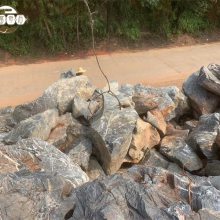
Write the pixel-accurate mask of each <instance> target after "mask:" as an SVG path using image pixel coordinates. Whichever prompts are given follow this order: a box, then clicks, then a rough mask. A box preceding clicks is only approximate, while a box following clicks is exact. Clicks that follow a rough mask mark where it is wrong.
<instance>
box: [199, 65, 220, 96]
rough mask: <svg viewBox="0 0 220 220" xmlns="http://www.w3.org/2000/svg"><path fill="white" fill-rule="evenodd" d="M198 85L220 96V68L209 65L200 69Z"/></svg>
mask: <svg viewBox="0 0 220 220" xmlns="http://www.w3.org/2000/svg"><path fill="white" fill-rule="evenodd" d="M199 83H200V85H201V86H202V87H203V88H205V89H206V90H208V91H210V92H212V93H214V94H216V95H218V96H220V66H219V65H216V64H210V65H209V66H208V67H202V68H201V70H200V74H199Z"/></svg>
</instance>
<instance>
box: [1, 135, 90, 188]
mask: <svg viewBox="0 0 220 220" xmlns="http://www.w3.org/2000/svg"><path fill="white" fill-rule="evenodd" d="M0 155H2V158H5V159H4V161H6V159H7V161H8V162H10V164H11V165H10V166H11V167H14V168H13V169H12V171H10V170H7V173H14V172H15V170H17V171H20V170H23V169H27V170H29V171H30V172H38V171H44V172H46V173H48V174H49V175H57V176H61V177H62V178H63V179H65V180H66V181H69V183H70V184H71V185H72V186H73V187H77V186H79V185H81V184H83V183H85V182H86V181H88V176H87V175H86V173H84V172H83V171H82V170H81V168H80V167H79V166H78V165H77V164H74V163H73V162H72V161H71V159H70V158H69V157H68V156H67V155H65V154H64V153H62V152H61V151H59V150H58V149H56V148H55V147H54V146H53V145H50V144H48V143H47V142H45V141H42V140H39V139H31V138H29V139H24V140H21V141H19V142H18V143H17V144H16V145H7V146H4V145H0ZM1 162H2V161H0V164H1ZM12 162H13V163H12ZM13 164H14V166H12V165H13ZM0 173H1V171H0Z"/></svg>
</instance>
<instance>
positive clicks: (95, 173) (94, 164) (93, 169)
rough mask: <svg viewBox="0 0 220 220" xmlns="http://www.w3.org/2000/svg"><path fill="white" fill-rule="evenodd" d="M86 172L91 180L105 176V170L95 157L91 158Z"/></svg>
mask: <svg viewBox="0 0 220 220" xmlns="http://www.w3.org/2000/svg"><path fill="white" fill-rule="evenodd" d="M86 173H87V175H88V176H89V178H90V179H91V180H95V179H98V178H100V177H104V176H105V172H104V170H103V169H102V167H101V165H100V164H99V162H98V161H97V160H96V159H95V158H94V157H91V158H90V160H89V167H88V170H87V171H86Z"/></svg>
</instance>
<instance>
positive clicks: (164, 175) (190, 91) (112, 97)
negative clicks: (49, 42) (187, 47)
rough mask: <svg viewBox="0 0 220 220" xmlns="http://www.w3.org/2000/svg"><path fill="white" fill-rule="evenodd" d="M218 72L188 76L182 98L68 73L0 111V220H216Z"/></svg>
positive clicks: (219, 194) (219, 192)
mask: <svg viewBox="0 0 220 220" xmlns="http://www.w3.org/2000/svg"><path fill="white" fill-rule="evenodd" d="M219 74H220V66H218V65H213V64H212V65H209V66H208V67H207V68H206V67H203V68H202V69H201V70H200V71H199V72H197V73H194V74H193V75H192V76H191V77H189V79H188V80H187V81H186V82H185V84H184V92H185V94H186V95H187V96H188V98H187V97H186V96H185V95H184V94H183V93H182V92H181V90H180V89H178V88H177V87H164V88H154V87H149V86H144V85H135V86H132V85H129V84H126V85H122V86H120V85H119V84H118V82H115V81H113V82H110V84H109V86H110V88H111V91H112V93H111V92H110V93H109V92H108V90H109V88H108V85H107V86H106V87H105V88H103V89H98V88H96V89H95V88H94V87H93V86H92V85H91V84H90V83H89V81H88V78H87V77H85V76H76V75H77V74H75V73H73V72H71V71H69V72H67V73H64V74H62V77H61V78H62V79H60V80H58V81H57V82H55V83H54V84H53V85H51V86H50V87H49V88H48V89H47V90H46V91H45V92H44V93H43V95H42V96H41V97H39V98H38V99H37V100H35V101H33V102H31V103H27V104H24V105H20V106H17V107H16V108H15V109H14V108H10V107H9V108H5V109H0V219H3V220H8V219H9V220H14V219H27V220H29V219H30V220H32V219H41V220H48V219H54V220H61V219H62V220H63V219H65V220H66V219H77V220H78V219H121V220H122V219H124V220H127V219H149V220H150V219H152V220H156V219H157V220H166V219H167V220H168V219H170V220H171V219H172V220H174V219H175V220H176V219H178V220H183V219H185V220H194V219H195V220H197V219H198V220H203V219H204V220H206V219H210V220H212V219H214V220H216V219H219V218H220V214H219V213H220V205H219V204H220V172H219V170H220V108H219V107H220V101H219V100H220V96H219V81H220V75H219ZM214 93H215V94H214ZM189 100H190V103H189ZM189 104H190V105H189ZM88 107H90V108H88ZM119 107H120V108H119ZM204 113H209V114H204ZM36 137H37V138H38V139H36ZM44 140H46V141H44ZM10 144H11V145H10ZM12 144H13V145H12ZM52 144H53V145H52ZM137 163H139V165H138V166H137V165H135V164H137ZM106 174H109V175H110V176H106Z"/></svg>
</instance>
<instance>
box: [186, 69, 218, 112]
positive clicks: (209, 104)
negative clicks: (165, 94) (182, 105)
mask: <svg viewBox="0 0 220 220" xmlns="http://www.w3.org/2000/svg"><path fill="white" fill-rule="evenodd" d="M199 74H200V71H198V72H196V73H193V74H192V75H191V76H190V77H189V78H188V79H187V80H186V81H185V82H184V84H183V90H184V92H185V94H186V96H187V97H188V98H189V100H190V103H191V106H192V107H193V109H194V111H195V112H196V113H197V114H198V115H202V114H209V113H213V112H214V111H215V110H216V109H217V107H218V105H219V101H220V98H219V97H218V96H216V95H214V94H213V93H210V92H209V91H206V90H205V89H204V88H203V87H202V86H201V85H200V84H199Z"/></svg>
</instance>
